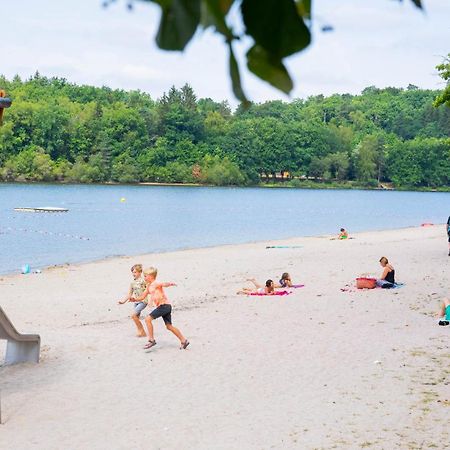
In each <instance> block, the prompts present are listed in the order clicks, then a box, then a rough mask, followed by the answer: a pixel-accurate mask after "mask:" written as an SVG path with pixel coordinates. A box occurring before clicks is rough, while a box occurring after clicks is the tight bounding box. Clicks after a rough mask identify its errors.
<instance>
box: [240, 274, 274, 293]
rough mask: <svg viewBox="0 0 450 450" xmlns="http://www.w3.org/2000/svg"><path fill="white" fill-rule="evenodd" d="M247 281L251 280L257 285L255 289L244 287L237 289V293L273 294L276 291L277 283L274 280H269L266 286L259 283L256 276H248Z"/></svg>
mask: <svg viewBox="0 0 450 450" xmlns="http://www.w3.org/2000/svg"><path fill="white" fill-rule="evenodd" d="M247 281H250V282H251V283H253V284H254V285H255V289H252V288H247V287H243V288H242V289H241V290H240V291H237V294H245V295H249V294H265V295H273V294H274V292H275V285H274V282H273V281H272V280H267V281H266V284H265V286H262V285H261V284H259V283H258V282H257V281H256V280H255V279H254V278H248V279H247Z"/></svg>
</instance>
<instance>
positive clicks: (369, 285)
mask: <svg viewBox="0 0 450 450" xmlns="http://www.w3.org/2000/svg"><path fill="white" fill-rule="evenodd" d="M376 285H377V279H376V278H366V277H360V278H357V279H356V287H357V288H358V289H374V288H375V287H376Z"/></svg>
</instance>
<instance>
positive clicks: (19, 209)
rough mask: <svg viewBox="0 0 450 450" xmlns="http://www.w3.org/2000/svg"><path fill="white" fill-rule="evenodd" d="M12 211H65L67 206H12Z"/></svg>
mask: <svg viewBox="0 0 450 450" xmlns="http://www.w3.org/2000/svg"><path fill="white" fill-rule="evenodd" d="M14 211H18V212H52V213H53V212H67V211H69V210H68V209H67V208H57V207H56V206H39V207H28V206H26V207H22V208H14Z"/></svg>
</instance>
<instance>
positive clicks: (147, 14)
mask: <svg viewBox="0 0 450 450" xmlns="http://www.w3.org/2000/svg"><path fill="white" fill-rule="evenodd" d="M423 3H424V5H425V13H423V12H421V11H420V10H418V9H417V8H415V7H414V6H413V4H412V2H411V1H410V0H404V2H403V3H401V2H398V1H396V0H314V16H313V44H312V45H311V47H310V48H309V49H308V50H306V51H304V52H302V53H300V54H297V55H295V56H293V57H291V58H289V59H288V61H287V65H288V68H289V70H290V72H291V74H292V76H293V78H294V83H295V88H294V91H293V93H292V95H291V97H287V96H285V95H283V94H282V93H279V92H278V91H276V90H275V89H273V88H272V87H270V86H269V85H267V84H266V83H264V82H262V81H260V80H258V79H257V78H255V77H254V76H253V75H251V74H250V73H248V72H247V71H246V70H245V64H244V63H243V59H242V58H241V62H242V64H241V67H242V70H243V74H242V75H243V83H244V87H245V89H246V92H247V95H248V96H249V98H250V99H251V100H253V101H256V102H263V101H266V100H271V99H283V100H286V101H289V100H290V99H292V98H297V97H301V98H305V97H307V96H309V95H316V94H324V95H330V94H333V93H346V92H348V93H353V94H357V93H359V92H361V90H362V89H364V88H365V87H367V86H370V85H375V86H378V87H385V86H396V87H406V86H408V84H410V83H411V84H415V85H417V86H419V87H421V88H431V89H442V88H443V86H444V84H443V82H442V80H441V79H440V78H439V76H438V75H437V72H436V70H435V66H436V65H437V64H439V63H440V62H442V60H443V57H444V56H445V55H447V54H448V53H450V0H423ZM0 4H1V5H2V6H3V8H2V17H3V20H2V40H1V41H0V42H1V43H0V48H1V49H2V53H1V54H2V55H3V57H2V59H1V64H0V73H1V74H3V75H5V76H7V77H8V78H12V77H13V76H14V75H15V74H19V75H20V76H21V77H22V78H28V77H29V76H30V75H32V74H33V73H34V72H35V71H36V70H38V71H39V72H40V73H41V74H43V75H46V76H49V77H51V76H58V77H64V78H66V79H68V80H69V81H71V82H74V83H78V84H92V85H96V86H102V85H106V86H109V87H111V88H121V89H127V90H128V89H140V90H141V91H145V92H148V93H149V94H150V95H151V96H152V97H153V98H155V99H156V98H159V97H160V96H161V95H162V94H163V92H166V91H168V89H170V87H171V86H172V85H175V86H177V87H181V86H182V85H183V84H184V83H186V82H187V83H189V84H190V85H191V86H192V87H193V88H194V91H195V93H196V94H197V96H198V97H210V98H212V99H214V100H216V101H222V100H228V101H229V102H230V104H231V105H233V106H235V105H236V104H237V102H236V100H235V99H234V97H233V94H232V91H231V87H230V81H229V78H228V66H227V51H226V48H225V46H224V45H223V40H222V38H221V37H220V36H219V35H216V34H214V33H213V32H212V31H209V30H207V31H202V32H200V33H198V34H197V35H196V36H195V38H194V40H193V41H192V42H191V43H190V44H189V46H188V47H187V49H186V50H185V51H184V52H183V53H180V52H170V53H169V52H163V51H160V50H158V49H157V47H156V45H155V44H154V36H155V33H156V31H157V27H158V23H159V8H158V7H157V6H154V5H152V4H144V3H139V2H137V3H136V4H135V8H134V11H132V12H129V11H128V10H127V9H126V7H125V2H124V1H121V0H119V1H118V2H117V3H116V4H113V5H111V6H110V7H108V8H106V9H104V8H102V7H101V2H100V0H0ZM328 24H331V25H333V27H334V31H333V32H327V33H323V32H321V31H320V29H321V27H322V26H323V25H328ZM250 45H251V43H250V41H244V42H242V43H241V44H239V48H237V52H238V54H240V55H243V54H244V53H245V51H246V50H247V49H248V48H249V47H250Z"/></svg>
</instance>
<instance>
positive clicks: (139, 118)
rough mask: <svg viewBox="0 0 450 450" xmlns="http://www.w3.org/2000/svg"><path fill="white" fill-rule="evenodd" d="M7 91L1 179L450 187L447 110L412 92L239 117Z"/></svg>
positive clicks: (52, 90) (178, 97)
mask: <svg viewBox="0 0 450 450" xmlns="http://www.w3.org/2000/svg"><path fill="white" fill-rule="evenodd" d="M0 88H3V89H5V90H6V91H7V93H8V95H9V96H10V97H12V99H13V101H14V103H13V107H11V108H10V109H9V110H8V114H7V115H5V121H4V125H3V126H2V127H0V179H1V180H4V181H62V182H69V181H73V182H81V183H94V182H96V183H103V182H118V183H133V182H170V183H192V182H195V183H204V184H213V185H247V184H254V185H256V184H259V183H260V182H266V183H267V182H268V183H274V184H277V183H283V184H285V185H299V186H309V185H310V184H313V183H314V180H315V182H316V183H321V185H326V186H333V185H339V186H342V185H351V186H353V185H354V184H355V183H357V184H358V185H360V186H361V185H364V186H375V187H376V186H378V185H379V184H380V183H384V182H393V183H394V184H395V186H396V187H400V188H401V187H411V186H412V187H414V188H416V189H419V188H430V189H431V188H433V189H434V188H437V187H445V186H449V184H450V180H449V176H450V140H449V139H448V136H450V108H434V107H433V101H434V99H435V98H436V95H437V92H436V91H431V90H421V89H418V88H417V87H416V86H412V85H410V86H409V87H408V88H407V89H398V88H385V89H378V88H376V87H374V86H370V87H368V88H366V89H365V90H364V91H363V92H362V94H361V95H349V94H343V95H337V94H336V95H333V96H331V97H324V96H321V95H318V96H313V97H310V98H308V99H306V100H300V99H297V100H294V101H292V102H290V103H284V102H281V101H272V102H266V103H262V104H251V105H250V107H249V108H247V109H244V108H238V109H237V110H236V111H235V112H234V113H233V112H231V110H230V108H229V106H228V104H227V103H226V102H221V103H217V102H214V101H213V100H211V99H197V97H196V95H195V93H194V91H193V90H192V88H191V87H190V86H189V85H185V86H183V87H182V88H181V89H177V88H175V87H173V88H172V89H170V91H169V92H168V93H166V94H165V95H163V97H162V98H161V99H159V100H158V101H153V100H152V99H151V98H150V97H149V96H148V95H146V94H144V93H141V92H136V91H131V92H126V91H122V90H111V89H109V88H106V87H103V88H94V87H90V86H77V85H74V84H71V83H69V82H67V81H66V80H64V79H59V78H46V77H42V76H41V75H39V74H38V73H36V74H35V75H34V76H33V77H31V78H30V79H29V80H25V81H22V80H21V79H20V78H19V77H15V78H14V79H13V80H11V81H9V80H7V79H6V78H4V77H0ZM348 183H350V184H348Z"/></svg>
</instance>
